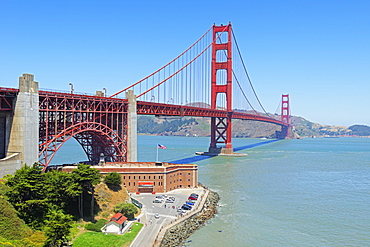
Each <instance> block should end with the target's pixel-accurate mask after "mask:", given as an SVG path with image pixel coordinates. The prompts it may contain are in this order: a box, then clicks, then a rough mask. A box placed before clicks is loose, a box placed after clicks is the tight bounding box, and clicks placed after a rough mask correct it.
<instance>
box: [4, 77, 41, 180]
mask: <svg viewBox="0 0 370 247" xmlns="http://www.w3.org/2000/svg"><path fill="white" fill-rule="evenodd" d="M14 102H15V103H14V104H15V105H14V106H13V109H14V115H13V117H12V118H9V120H8V121H7V123H6V124H7V126H8V127H7V128H6V134H7V135H8V136H9V141H8V143H6V157H5V158H3V159H1V161H0V177H2V176H4V175H6V174H10V173H14V172H15V171H16V170H17V169H19V168H20V167H21V166H22V165H23V164H27V165H32V164H33V163H35V162H38V153H39V143H38V140H39V86H38V82H35V81H34V76H33V75H31V74H23V76H21V77H19V93H18V95H17V99H16V100H15V101H14Z"/></svg>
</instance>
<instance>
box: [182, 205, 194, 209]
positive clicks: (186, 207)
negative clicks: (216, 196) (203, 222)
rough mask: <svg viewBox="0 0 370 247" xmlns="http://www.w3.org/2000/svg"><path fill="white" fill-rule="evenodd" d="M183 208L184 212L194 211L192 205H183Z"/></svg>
mask: <svg viewBox="0 0 370 247" xmlns="http://www.w3.org/2000/svg"><path fill="white" fill-rule="evenodd" d="M181 208H182V209H184V210H191V209H192V207H191V206H190V205H187V204H183V205H182V207H181Z"/></svg>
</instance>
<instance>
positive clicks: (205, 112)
mask: <svg viewBox="0 0 370 247" xmlns="http://www.w3.org/2000/svg"><path fill="white" fill-rule="evenodd" d="M137 114H141V115H158V116H180V117H184V116H190V117H219V118H226V117H228V115H229V114H231V118H233V119H245V120H254V121H262V122H269V123H274V124H277V125H280V126H287V124H286V123H284V122H282V121H280V120H277V119H274V118H269V117H265V116H262V115H257V114H250V113H245V112H238V111H232V112H228V111H225V110H218V109H211V108H201V107H195V106H187V105H171V104H162V103H155V102H146V101H138V102H137Z"/></svg>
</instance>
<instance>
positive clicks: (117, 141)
mask: <svg viewBox="0 0 370 247" xmlns="http://www.w3.org/2000/svg"><path fill="white" fill-rule="evenodd" d="M27 83H28V84H32V83H34V82H33V76H32V75H27V74H25V75H24V76H23V77H21V78H20V85H21V84H22V85H28V84H27ZM30 88H32V86H26V88H25V89H23V91H24V92H26V93H28V94H26V95H29V94H30V93H31V95H32V94H35V93H38V94H37V95H38V96H37V97H38V105H39V107H38V113H37V114H38V118H39V121H38V122H39V125H38V126H39V127H38V136H39V138H38V156H39V162H40V163H41V164H42V165H44V166H47V165H48V164H49V163H50V161H51V160H52V158H53V157H54V155H55V153H56V152H57V151H58V149H59V148H60V147H61V146H62V145H63V144H64V143H65V142H66V141H67V140H69V139H70V138H72V137H73V138H75V139H76V140H77V141H78V142H79V143H80V144H81V146H82V147H83V149H84V151H85V153H86V155H87V157H88V159H89V160H90V161H94V162H98V161H99V158H100V155H101V154H102V153H103V154H104V157H105V159H106V160H107V161H136V150H135V149H136V146H135V145H136V142H135V140H136V136H135V135H136V126H134V123H136V114H143V115H156V116H179V117H186V116H192V117H210V118H211V141H210V147H209V151H210V152H213V153H220V152H222V153H226V154H230V153H233V147H232V119H244V120H254V121H262V122H268V123H272V124H277V125H280V126H281V127H282V130H281V132H280V134H279V136H278V138H286V137H288V136H289V127H290V122H289V115H290V110H289V96H288V95H282V101H281V113H280V116H279V115H276V114H269V113H267V112H266V111H265V109H264V108H263V106H262V104H261V102H260V100H259V99H258V97H257V94H256V92H255V90H254V88H253V85H252V82H251V80H250V77H249V75H248V72H247V69H246V67H245V64H244V61H243V59H242V56H241V52H240V49H239V47H238V44H237V42H236V39H235V35H234V33H233V31H232V26H231V24H228V25H226V26H223V25H221V26H216V25H213V26H212V27H211V28H210V29H209V30H208V31H207V32H206V33H205V34H204V35H202V36H201V38H200V39H199V40H197V41H196V42H195V43H194V44H193V45H191V46H190V47H189V48H188V49H187V50H185V51H184V52H183V53H181V54H180V55H179V56H178V57H176V58H175V59H173V60H172V61H170V62H169V63H168V64H166V65H165V66H163V67H162V68H160V69H158V70H157V71H155V72H154V73H152V74H150V75H149V76H147V77H145V78H144V79H142V80H140V81H138V82H136V83H134V84H132V85H131V86H129V87H127V88H125V89H123V90H121V91H120V92H117V93H115V94H113V95H111V96H107V95H105V94H103V93H98V94H97V95H94V96H90V95H85V94H78V93H74V92H73V91H71V92H70V93H61V92H53V91H50V90H47V91H46V90H40V91H38V92H36V91H37V90H38V88H37V90H36V91H35V90H34V89H32V90H31V89H30ZM21 92H22V89H9V88H0V112H11V113H12V114H10V115H16V114H17V109H16V108H15V105H16V104H15V101H17V100H18V99H17V98H19V94H20V93H21ZM122 93H125V94H126V95H123V96H121V95H122ZM125 96H126V97H125ZM27 97H28V96H27ZM0 120H1V119H0ZM4 121H5V122H6V120H4ZM0 126H1V122H0ZM5 132H6V131H5ZM5 132H4V133H5ZM130 133H131V134H130ZM4 136H5V135H4ZM9 136H10V137H9V140H10V143H11V142H12V134H9ZM11 146H12V145H11V144H9V145H4V147H3V149H4V150H3V153H0V156H1V155H2V156H3V157H6V156H8V155H9V153H11V152H10V151H9V147H11ZM0 149H1V146H0ZM0 158H2V157H0Z"/></svg>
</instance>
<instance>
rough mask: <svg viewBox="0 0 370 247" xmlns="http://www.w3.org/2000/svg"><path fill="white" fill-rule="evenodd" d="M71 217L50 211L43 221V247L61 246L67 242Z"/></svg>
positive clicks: (58, 211)
mask: <svg viewBox="0 0 370 247" xmlns="http://www.w3.org/2000/svg"><path fill="white" fill-rule="evenodd" d="M72 223H73V221H72V216H71V215H68V214H64V213H63V211H62V210H51V211H49V213H48V214H47V216H46V220H45V229H44V231H45V236H46V242H45V246H48V247H49V246H50V247H54V246H61V244H62V242H65V241H67V237H68V236H69V234H70V232H71V228H72Z"/></svg>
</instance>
